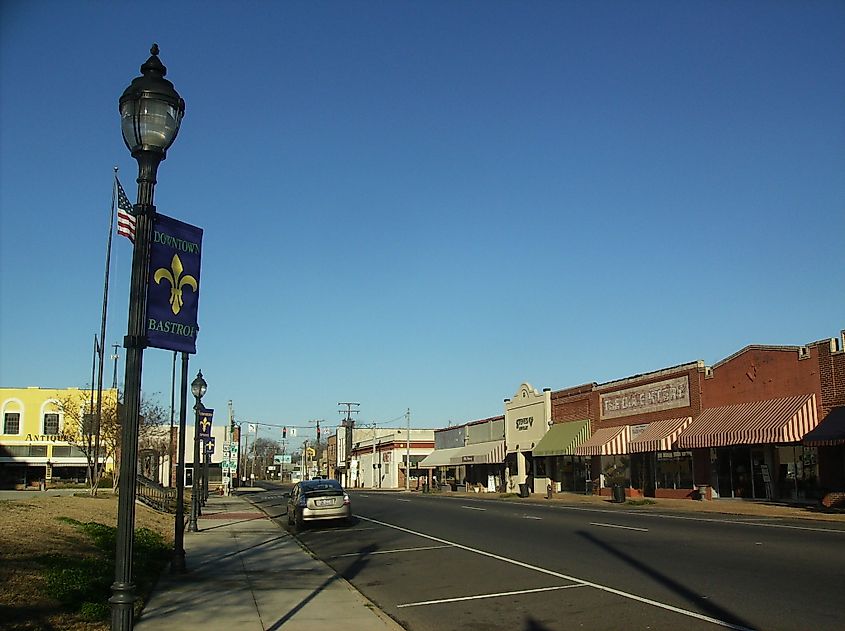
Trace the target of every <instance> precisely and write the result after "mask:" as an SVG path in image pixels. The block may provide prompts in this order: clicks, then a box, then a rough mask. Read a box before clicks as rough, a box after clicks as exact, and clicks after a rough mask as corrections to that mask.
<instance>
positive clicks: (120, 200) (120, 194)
mask: <svg viewBox="0 0 845 631" xmlns="http://www.w3.org/2000/svg"><path fill="white" fill-rule="evenodd" d="M114 179H115V181H116V182H117V234H119V235H122V236H124V237H126V238H127V239H129V240H130V241H131V242H132V243H135V214H134V212H135V211H134V210H133V208H132V204H131V203H130V202H129V198H128V197H126V192H125V191H124V190H123V187H122V186H121V185H120V180H118V179H117V177H115V178H114Z"/></svg>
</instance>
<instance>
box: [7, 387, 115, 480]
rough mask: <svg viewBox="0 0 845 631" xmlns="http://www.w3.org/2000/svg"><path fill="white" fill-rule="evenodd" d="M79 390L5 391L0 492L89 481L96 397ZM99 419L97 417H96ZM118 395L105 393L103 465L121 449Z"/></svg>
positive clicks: (110, 460) (32, 388)
mask: <svg viewBox="0 0 845 631" xmlns="http://www.w3.org/2000/svg"><path fill="white" fill-rule="evenodd" d="M91 394H92V393H91V391H90V390H81V389H79V388H63V389H62V388H38V387H29V388H0V488H7V489H8V488H16V487H18V488H20V487H21V486H38V485H39V484H40V483H42V482H44V483H45V484H46V485H47V486H49V485H50V484H55V483H58V482H59V481H61V482H85V481H86V480H87V477H88V462H89V459H88V457H87V456H86V454H90V455H91V459H92V461H93V454H94V448H93V445H94V439H93V435H94V432H93V430H92V428H94V429H96V426H97V423H96V420H95V419H96V392H95V393H94V398H93V404H92V396H91ZM92 411H93V412H94V414H91V412H92ZM117 428H118V423H117V390H116V389H111V388H110V389H104V390H103V402H102V419H101V423H100V430H101V431H100V436H101V441H100V442H101V446H100V454H101V458H100V460H101V462H106V464H107V465H108V464H109V463H110V462H112V461H113V456H114V453H113V452H114V447H115V445H116V444H117V434H118V432H117Z"/></svg>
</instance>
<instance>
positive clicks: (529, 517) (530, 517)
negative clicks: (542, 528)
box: [522, 515, 543, 519]
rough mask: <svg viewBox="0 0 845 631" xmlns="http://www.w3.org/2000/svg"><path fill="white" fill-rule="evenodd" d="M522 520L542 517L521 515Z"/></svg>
mask: <svg viewBox="0 0 845 631" xmlns="http://www.w3.org/2000/svg"><path fill="white" fill-rule="evenodd" d="M522 518H523V519H543V518H542V517H537V516H535V515H523V516H522Z"/></svg>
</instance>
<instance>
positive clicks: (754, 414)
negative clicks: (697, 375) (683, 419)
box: [677, 394, 819, 449]
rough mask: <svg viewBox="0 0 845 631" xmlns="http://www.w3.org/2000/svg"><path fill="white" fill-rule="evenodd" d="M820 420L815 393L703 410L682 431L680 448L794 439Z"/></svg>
mask: <svg viewBox="0 0 845 631" xmlns="http://www.w3.org/2000/svg"><path fill="white" fill-rule="evenodd" d="M818 424H819V418H818V412H817V409H816V395H814V394H807V395H801V396H796V397H787V398H784V399H769V400H767V401H753V402H751V403H740V404H737V405H726V406H724V407H719V408H710V409H706V410H702V412H701V414H699V415H698V416H697V417H696V418H695V420H694V421H693V422H692V423H690V424H689V425H688V426H687V427H686V429H684V431H682V432H681V435H680V436H678V442H677V445H678V447H679V448H681V449H696V448H700V447H727V446H729V445H761V444H779V443H796V442H799V441H800V440H801V439H802V438H804V436H805V435H806V434H807V433H808V432H809V431H810V430H811V429H813V428H814V427H815V426H816V425H818Z"/></svg>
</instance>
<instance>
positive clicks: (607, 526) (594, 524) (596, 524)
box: [590, 521, 648, 532]
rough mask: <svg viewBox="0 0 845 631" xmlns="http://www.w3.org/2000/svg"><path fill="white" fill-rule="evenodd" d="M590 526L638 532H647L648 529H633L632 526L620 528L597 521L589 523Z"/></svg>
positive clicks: (616, 525)
mask: <svg viewBox="0 0 845 631" xmlns="http://www.w3.org/2000/svg"><path fill="white" fill-rule="evenodd" d="M590 525H591V526H602V527H603V528H621V529H622V530H638V531H639V532H648V528H634V527H633V526H620V525H619V524H601V523H599V522H597V521H591V522H590Z"/></svg>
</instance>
